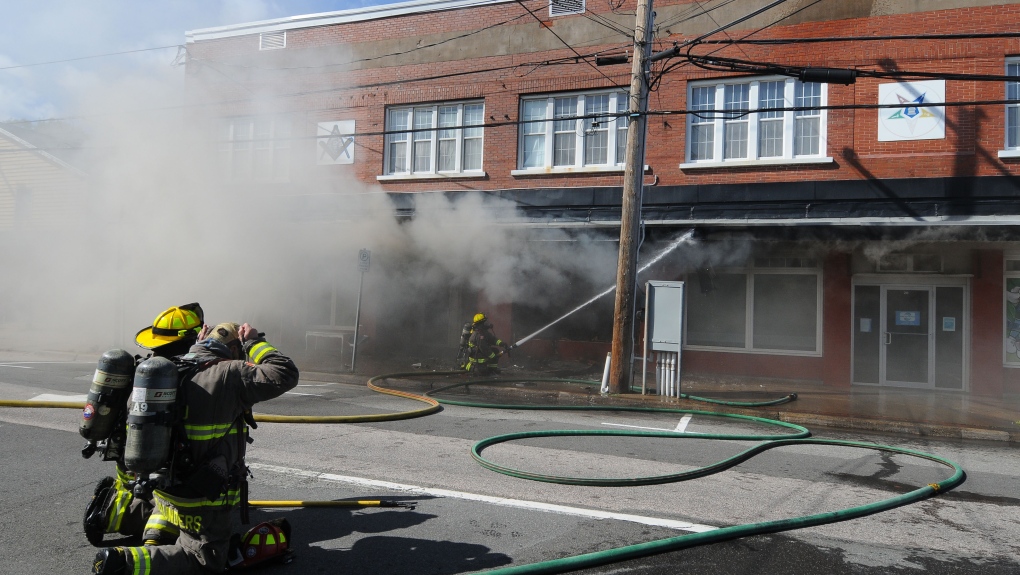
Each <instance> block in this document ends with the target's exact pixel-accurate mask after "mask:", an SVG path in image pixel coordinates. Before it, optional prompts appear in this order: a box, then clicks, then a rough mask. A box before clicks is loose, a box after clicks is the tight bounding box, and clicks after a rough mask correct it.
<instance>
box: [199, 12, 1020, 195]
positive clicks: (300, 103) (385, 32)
mask: <svg viewBox="0 0 1020 575" xmlns="http://www.w3.org/2000/svg"><path fill="white" fill-rule="evenodd" d="M532 4H534V6H532ZM532 4H529V6H532V8H533V9H536V10H537V12H536V13H537V14H539V15H540V16H542V17H543V18H544V17H545V16H544V15H543V14H545V12H543V11H542V10H541V9H540V8H539V6H544V5H545V4H541V3H537V2H536V3H532ZM668 4H672V3H668ZM680 4H683V3H682V2H681V3H680ZM664 5H665V4H664ZM589 9H590V10H595V11H598V10H601V9H602V7H601V6H598V5H597V3H591V4H590V5H589ZM514 16H527V17H528V18H532V19H533V17H531V16H530V15H528V14H527V13H526V12H523V11H522V9H521V7H520V6H519V5H518V4H516V3H506V4H500V5H496V6H484V7H477V8H464V9H461V10H454V11H445V12H437V13H429V14H419V15H409V16H403V17H396V18H387V19H382V20H374V21H369V22H360V23H352V24H346V25H336V26H324V27H318V28H309V29H303V30H293V31H290V32H289V35H288V47H287V48H286V49H285V50H281V51H279V52H280V54H283V53H289V55H288V57H289V58H292V59H293V58H294V56H295V55H297V57H298V60H299V61H298V62H296V63H294V62H291V63H289V64H290V65H295V66H296V65H299V64H300V54H301V53H302V50H303V49H304V48H306V47H312V46H319V47H321V46H344V45H354V44H345V43H357V42H365V41H369V40H372V39H376V38H398V37H414V36H422V35H425V34H428V33H440V32H454V31H470V30H475V29H478V28H481V27H484V26H488V25H492V24H493V23H497V22H502V21H505V20H508V19H510V18H513V17H514ZM578 18H581V17H576V18H575V17H568V18H557V19H555V20H554V21H553V29H554V30H557V31H558V33H560V34H566V33H567V32H569V30H570V27H571V22H572V21H581V20H578ZM524 23H527V19H526V18H522V19H518V20H514V22H513V23H512V24H513V25H517V26H521V25H523V24H524ZM528 25H529V26H530V25H533V26H534V27H536V28H535V30H536V31H540V30H539V29H538V28H537V26H538V24H537V23H533V24H528ZM1018 25H1020V7H1018V6H1016V5H1008V6H988V7H980V8H968V9H960V10H945V11H932V12H922V13H915V14H901V15H895V16H883V17H876V18H861V19H849V20H838V21H831V22H810V23H804V24H798V25H793V26H773V27H770V28H768V29H766V30H763V31H761V32H759V33H757V34H755V36H754V37H755V38H768V37H802V36H804V37H806V36H819V37H825V36H835V35H844V36H845V35H876V34H884V35H895V34H916V33H919V32H956V33H958V32H966V31H983V32H992V31H1014V30H1016V29H1017V27H1018ZM508 26H509V25H508ZM747 32H748V31H746V30H744V31H742V30H736V29H734V30H731V31H730V34H731V36H733V37H740V36H742V35H744V34H746V33H747ZM509 35H510V34H509V32H508V36H509ZM680 39H681V38H680V37H678V36H675V37H672V38H664V39H663V40H664V41H666V42H668V41H670V40H680ZM256 43H257V35H252V36H244V37H238V38H231V39H224V40H215V41H204V42H197V43H194V44H192V45H189V50H190V51H191V52H192V54H193V55H194V56H195V57H196V58H197V59H196V60H194V63H193V64H189V65H191V66H201V65H202V59H206V60H209V59H211V60H213V61H215V60H216V59H225V60H229V59H230V58H236V57H237V55H238V54H241V53H245V54H248V55H249V57H254V55H257V45H256ZM664 45H665V44H664ZM450 46H451V48H450V49H453V47H455V46H456V43H455V42H454V43H451V45H450ZM600 48H601V49H604V50H610V49H612V50H619V49H620V45H619V44H612V45H605V46H601V47H600V46H595V47H585V48H584V50H579V51H581V52H584V53H592V52H595V51H597V50H598V49H600ZM709 49H714V48H710V47H706V48H704V49H703V50H709ZM720 54H721V55H728V56H732V57H739V58H747V59H752V60H754V59H760V60H762V61H770V62H777V63H790V64H797V65H815V66H834V67H850V66H859V67H863V68H874V67H878V66H880V62H885V63H884V64H882V65H885V66H894V67H898V68H900V69H908V70H922V71H940V70H941V71H952V72H970V73H984V74H1003V73H1004V58H1005V57H1006V56H1008V55H1011V54H1020V40H1018V39H983V40H958V41H942V42H937V41H923V40H909V41H886V42H853V43H826V44H812V45H807V46H804V45H792V46H767V47H760V46H743V47H740V48H739V49H737V48H728V49H725V50H723V51H721V52H720ZM574 55H575V54H574V52H573V51H571V50H568V49H566V48H563V49H556V50H548V51H544V52H535V53H530V54H523V55H522V54H518V55H507V56H496V57H487V58H467V57H466V58H465V59H461V60H451V61H445V62H435V63H426V64H415V65H413V66H399V65H398V66H393V65H389V64H392V60H393V59H387V60H386V61H385V62H386V64H387V65H383V64H371V63H363V64H359V66H366V67H363V68H361V69H348V68H349V66H339V67H333V68H330V67H321V66H320V67H319V68H313V69H312V70H304V71H300V72H293V73H291V74H290V75H289V76H286V77H279V76H272V78H271V80H272V81H270V79H269V78H267V79H265V80H259V79H258V77H256V76H254V75H252V74H249V75H247V76H243V75H241V73H240V72H237V71H236V70H235V71H234V72H232V77H235V78H242V79H241V80H235V81H230V82H228V81H225V80H224V78H225V76H224V75H222V74H213V73H209V74H206V75H201V76H202V77H204V78H206V82H207V83H210V84H211V85H212V89H213V92H214V93H223V94H231V95H233V96H236V97H237V98H238V100H239V101H232V102H231V103H229V104H224V105H222V106H220V110H221V112H222V113H225V114H248V113H256V112H258V111H259V107H258V106H256V105H255V104H253V103H250V102H246V101H245V99H246V98H245V96H244V95H245V94H248V97H249V98H250V94H251V93H252V92H258V93H262V92H269V93H276V94H282V95H284V96H281V97H279V98H278V99H277V102H278V103H281V104H282V105H283V107H284V108H286V109H289V110H292V111H294V112H295V116H296V117H297V118H299V119H301V120H302V122H303V123H302V124H301V129H300V131H299V135H301V136H303V137H306V138H312V137H313V136H314V134H315V131H314V130H315V122H316V121H323V120H329V119H355V120H356V121H357V130H358V132H360V133H366V132H377V131H381V130H383V128H384V125H385V120H384V115H385V114H384V112H385V106H386V105H391V104H402V103H410V102H437V101H448V100H459V99H469V98H484V100H485V105H486V111H485V115H486V119H487V121H488V122H490V123H499V122H506V121H514V120H516V118H517V116H518V101H519V98H518V96H519V94H533V93H545V92H556V91H571V90H579V89H591V88H605V87H610V86H612V84H613V83H616V84H617V85H620V86H626V85H627V84H628V80H629V73H630V69H629V66H627V65H623V66H610V67H601V68H598V69H595V68H593V67H592V66H590V65H587V64H584V63H574V62H571V63H569V64H566V65H558V66H540V67H537V68H535V67H532V66H526V65H523V64H525V63H527V62H542V61H546V60H550V59H555V58H562V57H573V56H574ZM265 57H266V58H269V59H271V58H282V57H283V56H280V55H273V54H268V53H267V54H266V56H265ZM270 61H271V60H267V62H270ZM319 64H322V63H319ZM281 65H282V64H281ZM515 65H522V66H521V67H519V68H513V67H512V66H515ZM367 66H378V67H371V68H370V67H367ZM508 67H509V68H508ZM489 68H504V69H501V70H497V71H493V72H487V73H482V74H472V75H464V76H455V77H449V78H444V79H436V80H429V81H423V82H407V80H408V79H413V78H416V77H424V76H432V75H448V74H457V73H460V72H464V71H469V70H479V69H489ZM232 70H233V69H232ZM730 75H733V74H730ZM197 76H200V74H197V73H194V74H191V75H190V78H191V80H192V81H194V80H195V79H196V77H197ZM607 76H608V77H607ZM718 76H721V74H719V73H717V72H707V71H703V70H700V69H697V68H695V67H693V66H685V67H682V68H678V69H676V70H674V71H672V72H670V73H669V74H668V75H667V76H666V77H665V79H664V80H663V81H662V83H661V84H660V85H659V88H658V90H657V91H656V92H655V93H653V94H652V96H651V99H650V108H651V109H652V110H659V111H662V110H682V109H683V108H684V107H685V106H686V89H687V88H686V81H687V80H697V79H704V78H711V77H718ZM398 81H401V83H393V84H387V85H376V86H371V87H360V88H359V87H358V86H364V85H366V84H379V83H386V82H398ZM887 81H890V80H876V79H869V78H862V79H861V80H860V81H859V82H858V83H857V84H855V85H851V86H839V85H830V86H829V103H830V104H833V105H842V104H848V105H852V104H869V103H876V102H877V98H878V85H879V84H880V83H883V82H887ZM241 87H243V88H244V89H241ZM245 90H248V91H247V92H246V91H245ZM947 91H948V94H947V99H948V100H950V101H960V100H972V99H999V98H1003V97H1004V87H1003V84H1002V83H1001V82H985V83H977V82H968V81H950V82H947ZM294 94H300V95H294ZM1004 113H1005V112H1004V106H1001V105H995V106H985V107H976V108H975V107H971V106H965V107H959V108H953V107H950V108H947V111H946V114H947V137H946V138H945V139H944V140H920V141H913V142H878V141H877V117H878V112H877V111H876V110H839V111H830V112H829V114H828V149H827V151H826V153H827V155H829V156H832V157H833V158H835V160H836V161H835V163H834V164H832V165H828V164H826V165H807V166H771V167H750V168H740V169H732V168H728V169H716V170H687V171H681V170H680V169H679V167H678V165H679V164H680V163H682V162H683V161H684V133H685V119H684V116H683V115H669V116H653V117H651V118H650V127H649V140H648V141H649V145H648V155H647V159H646V163H647V164H648V165H650V166H651V169H652V170H653V172H654V174H655V175H657V176H658V177H659V184H660V185H677V184H718V183H752V182H777V181H780V182H781V181H795V180H804V179H810V180H844V179H864V178H872V177H875V178H902V177H915V176H916V177H949V176H963V175H1000V174H1002V173H1009V174H1016V173H1018V172H1020V170H1018V162H1020V160H1005V161H1003V160H1000V159H998V158H997V157H996V151H998V150H999V149H1001V148H1002V147H1003V140H1004V136H1003V128H1002V125H1003V118H1004ZM357 145H358V149H357V163H356V165H355V166H354V167H353V173H354V174H355V175H356V176H357V178H358V179H359V180H361V181H363V182H365V183H367V184H375V183H376V180H375V177H376V176H377V175H380V174H381V173H382V169H383V160H382V157H383V156H382V152H383V137H382V136H381V135H374V136H372V135H366V136H361V137H359V138H358V142H357ZM312 147H314V146H313V144H312V141H311V140H309V141H308V143H307V145H306V147H305V148H304V149H309V148H312ZM296 157H299V161H296V162H295V166H296V167H297V166H299V165H301V164H302V163H303V162H304V161H305V160H300V157H302V156H301V154H296ZM303 157H308V158H310V157H314V156H312V155H311V154H305V155H304V156H303ZM516 162H517V129H516V126H514V125H507V126H498V127H492V128H490V129H487V130H486V134H485V149H484V166H483V167H484V170H485V171H486V173H487V177H484V178H478V179H467V180H453V181H445V180H444V181H424V182H423V181H420V180H416V181H406V182H386V183H384V184H382V189H385V190H390V191H397V192H400V191H406V192H414V191H426V190H472V189H478V190H489V189H502V188H540V187H549V186H555V187H564V186H566V187H569V186H604V185H608V186H619V185H621V184H622V179H623V178H622V174H610V175H605V174H598V175H584V174H580V175H569V176H564V175H557V176H539V177H536V176H526V177H522V176H517V177H514V176H511V175H510V171H511V170H513V169H515V168H516V167H517V166H516ZM351 171H352V169H351V167H340V166H330V167H316V168H315V169H314V170H310V171H309V170H300V169H295V178H296V179H298V180H299V181H301V180H303V179H311V180H313V181H326V182H328V181H333V180H335V179H337V178H338V177H340V176H343V175H346V174H349V173H351Z"/></svg>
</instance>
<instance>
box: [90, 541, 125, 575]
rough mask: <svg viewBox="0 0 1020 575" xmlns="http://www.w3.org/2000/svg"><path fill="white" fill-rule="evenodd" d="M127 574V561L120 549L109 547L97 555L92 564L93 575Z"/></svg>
mask: <svg viewBox="0 0 1020 575" xmlns="http://www.w3.org/2000/svg"><path fill="white" fill-rule="evenodd" d="M126 572H127V561H126V560H125V559H124V550H123V549H121V548H120V547H107V548H106V549H100V550H99V553H96V559H95V561H93V562H92V575H124V573H126Z"/></svg>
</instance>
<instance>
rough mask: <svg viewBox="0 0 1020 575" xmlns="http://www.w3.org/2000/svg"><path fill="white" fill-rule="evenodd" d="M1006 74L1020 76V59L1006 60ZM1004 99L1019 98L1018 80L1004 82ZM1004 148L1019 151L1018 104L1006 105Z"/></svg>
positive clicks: (1019, 124) (1019, 122)
mask: <svg viewBox="0 0 1020 575" xmlns="http://www.w3.org/2000/svg"><path fill="white" fill-rule="evenodd" d="M1006 75H1007V76H1020V60H1013V61H1007V62H1006ZM1006 99H1007V100H1020V82H1006ZM1006 149H1007V150H1018V151H1020V104H1008V105H1006Z"/></svg>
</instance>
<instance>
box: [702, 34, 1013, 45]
mask: <svg viewBox="0 0 1020 575" xmlns="http://www.w3.org/2000/svg"><path fill="white" fill-rule="evenodd" d="M996 38H1002V39H1006V38H1020V32H988V33H981V34H906V35H892V36H826V37H824V38H762V39H757V40H746V39H743V38H742V39H740V40H702V41H701V42H700V44H754V45H783V44H815V43H828V42H876V41H877V42H889V41H896V40H986V39H996Z"/></svg>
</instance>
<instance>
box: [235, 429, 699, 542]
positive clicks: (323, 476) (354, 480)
mask: <svg viewBox="0 0 1020 575" xmlns="http://www.w3.org/2000/svg"><path fill="white" fill-rule="evenodd" d="M667 431H669V430H667ZM249 466H250V467H252V468H253V469H258V470H262V471H271V472H274V473H282V474H284V475H294V476H297V477H308V478H312V479H320V480H323V481H335V482H338V483H347V484H350V485H357V486H359V487H374V488H378V489H389V490H392V491H402V492H406V493H416V494H420V495H431V496H433V497H446V498H450V499H464V500H467V501H478V502H481V503H490V504H492V505H501V506H504V507H516V508H518V509H532V510H535V511H544V512H547V513H562V514H564V515H574V516H579V517H589V518H592V519H616V520H618V521H630V522H632V523H640V524H642V525H653V526H656V527H668V528H671V529H677V530H680V531H690V532H693V533H704V532H705V531H714V530H716V529H718V527H714V526H712V525H699V524H697V523H688V522H686V521H675V520H673V519H663V518H660V517H645V516H642V515H630V514H627V513H613V512H610V511H599V510H597V509H582V508H580V507H568V506H566V505H555V504H552V503H541V502H538V501H527V500H524V499H507V498H506V497H491V496H488V495H479V494H477V493H467V492H465V491H451V490H448V489H434V488H429V487H419V486H416V485H405V484H402V483H391V482H389V481H377V480H375V479H365V478H362V477H351V476H348V475H336V474H333V473H320V472H318V471H307V470H304V469H295V468H293V467H280V466H278V465H267V464H264V463H249Z"/></svg>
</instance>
